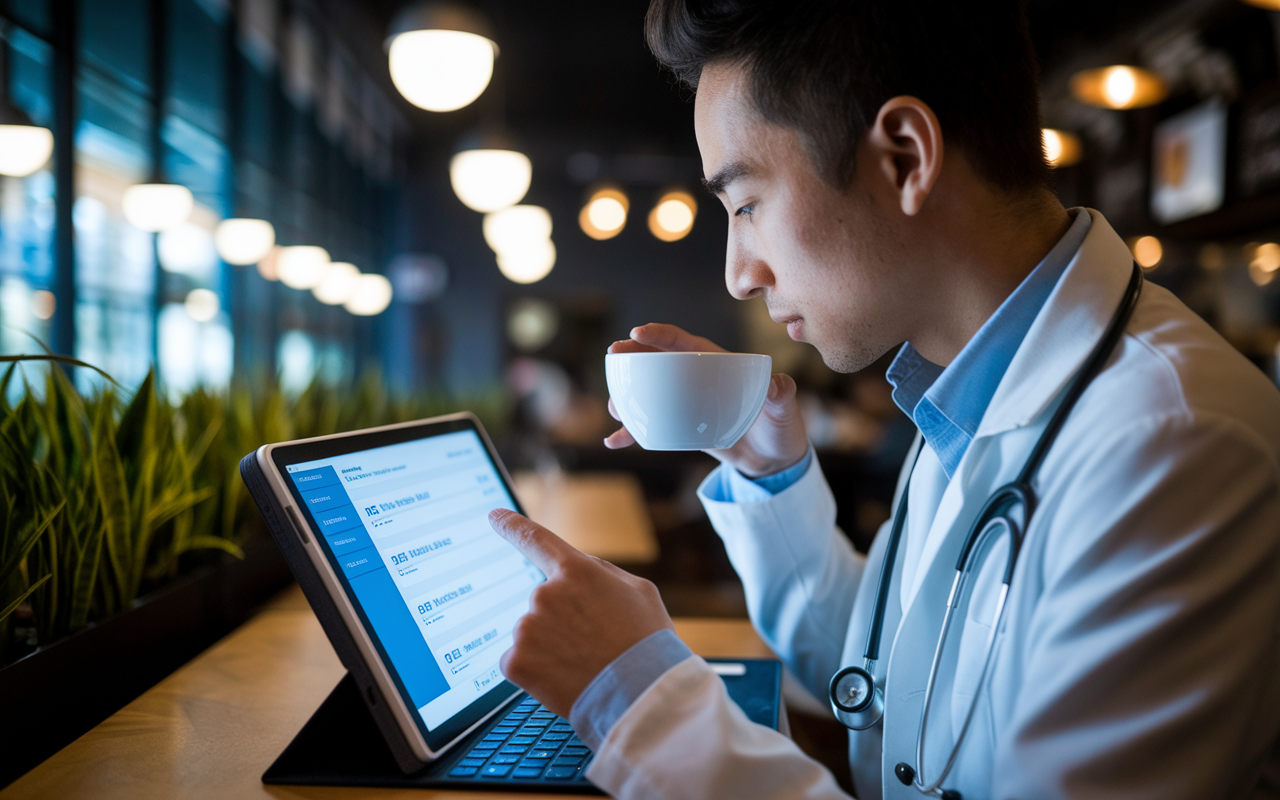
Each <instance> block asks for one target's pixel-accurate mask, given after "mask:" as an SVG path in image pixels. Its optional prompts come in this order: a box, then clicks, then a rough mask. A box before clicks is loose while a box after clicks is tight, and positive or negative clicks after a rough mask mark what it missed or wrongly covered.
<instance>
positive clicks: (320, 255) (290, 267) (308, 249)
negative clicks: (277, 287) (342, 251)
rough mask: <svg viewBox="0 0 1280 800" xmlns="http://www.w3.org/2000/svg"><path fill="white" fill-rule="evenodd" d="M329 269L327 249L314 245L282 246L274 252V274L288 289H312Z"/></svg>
mask: <svg viewBox="0 0 1280 800" xmlns="http://www.w3.org/2000/svg"><path fill="white" fill-rule="evenodd" d="M328 269H329V251H328V250H325V249H324V248H323V247H316V246H315V245H299V246H297V247H282V248H281V249H280V251H279V252H277V253H276V274H277V275H279V276H280V282H281V283H283V284H284V285H285V286H288V287H289V288H290V289H314V288H315V287H317V286H319V285H320V283H321V282H322V281H323V280H324V276H325V272H326V271H328Z"/></svg>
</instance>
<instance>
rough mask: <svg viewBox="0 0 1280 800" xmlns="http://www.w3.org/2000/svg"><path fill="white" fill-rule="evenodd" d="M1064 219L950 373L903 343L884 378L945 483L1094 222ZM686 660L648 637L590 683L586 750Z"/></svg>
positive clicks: (799, 467) (732, 481)
mask: <svg viewBox="0 0 1280 800" xmlns="http://www.w3.org/2000/svg"><path fill="white" fill-rule="evenodd" d="M1071 213H1072V214H1073V215H1074V217H1075V219H1074V220H1073V221H1072V223H1071V226H1070V227H1068V228H1067V232H1066V233H1065V234H1064V235H1063V237H1062V238H1061V239H1059V240H1058V243H1057V244H1056V245H1054V246H1053V249H1052V250H1050V251H1049V253H1048V255H1046V256H1045V257H1044V259H1043V260H1041V262H1040V263H1039V264H1038V265H1036V268H1035V269H1034V270H1032V271H1031V274H1030V275H1028V276H1027V277H1026V278H1025V279H1024V280H1023V281H1022V283H1021V284H1019V285H1018V288H1017V289H1015V290H1014V291H1013V293H1012V294H1010V295H1009V296H1008V297H1007V298H1006V299H1005V301H1004V302H1003V303H1001V304H1000V307H999V308H998V309H996V312H995V313H994V314H992V315H991V318H990V319H988V320H987V321H986V322H985V323H984V324H983V326H982V327H981V328H979V329H978V332H977V333H976V334H974V336H973V338H972V339H970V340H969V342H968V343H967V344H966V345H965V346H964V349H962V350H961V351H960V354H959V355H958V356H956V358H955V360H954V361H952V362H951V364H950V365H949V366H947V367H946V368H945V369H944V368H942V367H940V366H938V365H937V364H934V363H932V362H930V361H927V360H926V359H925V358H924V357H923V356H921V355H920V354H919V353H917V352H916V351H915V348H913V347H912V346H911V345H910V343H907V344H904V345H903V346H902V349H901V350H899V351H898V355H897V357H896V358H894V360H893V363H892V364H890V365H889V370H888V372H887V373H886V375H885V377H886V378H888V380H889V383H890V384H892V385H893V400H894V402H895V403H897V404H898V407H899V408H901V409H902V410H903V411H904V412H905V413H906V414H907V416H909V417H911V419H912V420H914V421H915V423H916V427H918V428H919V429H920V433H921V434H922V435H923V436H924V438H925V441H926V442H928V443H929V447H930V448H931V449H932V450H933V451H934V452H935V453H936V454H937V456H938V459H939V460H940V461H941V462H942V466H943V468H944V469H945V470H946V472H947V476H948V477H951V476H953V475H954V474H955V471H956V468H957V467H958V466H959V465H960V459H962V458H963V457H964V454H965V452H966V451H967V450H968V449H969V444H970V442H972V441H973V437H974V436H975V435H976V434H977V432H978V424H979V423H980V422H982V417H983V415H984V414H986V412H987V407H988V406H989V405H990V404H991V398H992V397H994V396H995V393H996V387H998V386H999V385H1000V380H1001V379H1002V378H1003V377H1004V373H1005V371H1007V370H1008V369H1009V364H1010V363H1011V362H1012V361H1013V356H1014V354H1015V353H1016V352H1017V351H1018V347H1019V346H1020V345H1021V344H1022V340H1023V338H1025V337H1026V335H1027V331H1028V330H1030V329H1031V324H1032V323H1033V322H1034V321H1035V318H1036V316H1037V315H1038V314H1039V313H1040V309H1041V308H1043V307H1044V304H1045V301H1046V300H1048V299H1049V295H1050V294H1051V293H1052V292H1053V287H1054V286H1056V285H1057V284H1058V279H1059V278H1061V277H1062V274H1063V273H1064V272H1066V269H1067V265H1068V264H1070V263H1071V260H1072V259H1073V258H1074V257H1075V254H1076V253H1077V252H1078V251H1079V250H1080V246H1081V245H1082V244H1083V243H1084V239H1085V236H1087V235H1088V233H1089V227H1090V225H1091V224H1092V221H1093V220H1092V218H1091V217H1090V216H1089V212H1088V211H1085V210H1084V209H1072V210H1071ZM813 459H814V455H813V449H812V448H810V449H809V452H808V453H807V454H805V457H804V458H803V459H801V460H800V462H799V463H797V464H795V465H794V466H792V467H790V468H788V469H785V470H783V471H782V472H779V473H777V474H774V475H767V476H765V477H763V478H755V479H751V478H747V477H745V476H743V475H742V473H740V472H738V471H737V470H734V469H729V468H726V467H722V468H720V469H719V470H717V471H716V473H715V477H718V480H713V481H710V482H708V484H707V486H706V491H707V493H708V495H709V497H710V499H712V500H718V501H721V502H731V503H751V502H761V501H764V500H767V499H768V498H769V497H771V496H772V495H775V494H778V493H779V492H782V491H784V490H785V489H787V488H789V487H790V486H791V485H792V484H794V483H795V482H796V481H798V480H800V478H802V477H803V476H804V474H805V472H807V471H808V470H809V467H810V466H811V465H812V463H813ZM690 655H691V652H690V650H689V648H688V647H686V646H685V645H684V644H683V643H682V642H680V640H679V639H678V638H677V637H676V635H675V634H674V633H672V632H671V631H660V632H659V633H655V634H653V635H651V636H649V637H648V638H646V639H644V640H642V641H641V642H640V643H638V644H636V645H635V646H634V647H632V648H631V649H630V650H628V651H627V652H625V653H623V654H622V655H620V656H618V658H617V659H615V660H614V661H613V663H612V664H610V665H609V666H607V667H605V669H604V670H603V671H602V672H601V673H600V674H599V675H598V676H596V678H595V680H593V681H592V682H591V684H590V685H588V686H587V688H586V690H585V691H583V693H582V694H581V696H579V697H578V699H577V701H576V702H575V703H574V704H573V710H572V711H571V712H570V714H569V722H570V723H571V724H572V725H573V727H574V730H575V731H577V733H578V736H579V737H581V738H582V741H583V742H585V743H586V745H587V746H588V747H590V748H592V749H593V750H595V749H598V748H599V745H600V743H601V742H602V741H603V740H604V737H605V736H607V735H608V732H609V730H610V729H611V728H612V727H613V724H614V723H615V722H617V720H618V718H619V717H621V716H622V714H623V713H624V712H625V711H626V710H627V709H628V708H629V707H630V706H631V704H632V703H633V702H635V700H636V698H638V697H639V696H640V695H641V694H642V693H643V692H644V690H645V689H647V688H649V686H650V684H652V683H653V682H654V681H656V680H657V679H658V678H659V677H661V676H662V674H663V673H664V672H666V671H667V670H668V669H670V668H671V667H674V666H675V665H676V664H678V663H680V662H681V661H683V660H684V659H686V658H688V657H689V656H690Z"/></svg>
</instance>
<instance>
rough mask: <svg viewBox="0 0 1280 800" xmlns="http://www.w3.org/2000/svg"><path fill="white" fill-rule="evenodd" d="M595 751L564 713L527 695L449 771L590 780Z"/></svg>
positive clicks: (480, 776)
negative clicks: (588, 770) (586, 774)
mask: <svg viewBox="0 0 1280 800" xmlns="http://www.w3.org/2000/svg"><path fill="white" fill-rule="evenodd" d="M590 760H591V751H590V750H589V749H587V746H586V745H584V744H583V743H582V740H581V739H579V738H578V736H577V734H575V733H574V732H573V728H571V727H569V723H568V722H566V721H565V720H564V719H563V718H561V717H557V716H556V715H555V714H553V713H551V712H550V711H548V710H547V709H546V708H545V707H543V706H542V704H541V703H539V702H538V701H537V700H534V699H533V698H532V697H528V696H526V697H525V699H524V700H522V701H521V702H520V703H517V704H516V705H514V706H512V708H511V710H510V711H508V712H507V713H506V715H505V716H503V717H502V719H501V720H499V722H498V724H497V725H495V726H493V727H492V728H490V729H489V732H488V733H486V734H485V735H484V736H483V737H482V738H481V739H480V741H478V742H476V744H474V745H472V747H471V749H470V750H469V751H467V754H466V755H464V756H463V757H462V758H461V759H460V760H459V761H458V763H457V764H455V765H454V766H453V768H452V769H451V770H449V773H448V776H449V777H450V778H452V779H462V780H467V779H472V780H479V781H486V782H488V781H501V780H512V781H535V782H544V781H545V782H554V783H587V779H586V778H585V777H584V776H583V773H584V772H585V771H586V766H587V762H589V761H590Z"/></svg>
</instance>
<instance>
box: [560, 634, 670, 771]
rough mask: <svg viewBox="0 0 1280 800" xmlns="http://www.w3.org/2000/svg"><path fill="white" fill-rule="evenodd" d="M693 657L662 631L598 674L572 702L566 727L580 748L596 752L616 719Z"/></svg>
mask: <svg viewBox="0 0 1280 800" xmlns="http://www.w3.org/2000/svg"><path fill="white" fill-rule="evenodd" d="M691 655H693V651H692V650H690V649H689V647H688V646H687V645H686V644H685V643H684V642H682V641H680V637H678V636H676V634H675V631H673V630H669V629H663V630H660V631H658V632H657V633H651V634H649V635H648V636H646V637H645V638H643V639H641V640H640V641H639V642H637V643H636V644H634V645H632V646H631V649H629V650H627V652H625V653H623V654H622V655H620V656H618V657H617V658H615V659H614V660H613V663H611V664H610V665H609V666H607V667H605V668H604V669H603V670H601V671H600V674H599V675H597V676H596V677H595V679H594V680H592V681H591V683H589V684H587V688H586V689H585V690H583V692H582V694H581V695H579V696H578V699H577V700H576V701H575V702H574V704H573V708H572V709H570V711H569V724H570V725H572V726H573V730H574V731H575V732H576V733H577V734H578V738H579V739H581V740H582V742H583V744H585V745H586V746H587V747H589V748H591V749H592V751H598V750H599V749H600V744H601V743H602V742H603V741H604V740H605V737H606V736H608V735H609V731H610V729H612V728H613V725H614V723H615V722H617V721H618V718H619V717H621V716H622V715H623V714H624V713H626V711H627V709H628V708H630V707H631V704H632V703H634V702H635V701H636V698H638V697H639V696H640V695H642V694H644V691H645V690H646V689H648V688H649V687H650V686H651V685H652V684H653V682H654V681H656V680H657V679H658V678H660V677H662V674H663V673H664V672H666V671H667V670H669V669H671V668H672V667H674V666H675V665H676V664H679V663H680V662H681V661H684V660H685V659H686V658H688V657H689V656H691Z"/></svg>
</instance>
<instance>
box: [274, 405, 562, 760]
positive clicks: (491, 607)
mask: <svg viewBox="0 0 1280 800" xmlns="http://www.w3.org/2000/svg"><path fill="white" fill-rule="evenodd" d="M285 470H286V472H287V474H288V477H289V478H290V479H291V480H292V481H293V484H294V486H295V487H296V488H297V496H298V497H299V498H300V501H301V505H302V507H303V508H304V509H306V511H307V513H308V514H309V515H310V516H311V521H312V523H313V525H312V530H313V531H316V532H317V533H318V538H319V539H320V541H321V543H322V546H323V547H324V549H325V550H326V553H327V555H329V556H330V557H331V559H330V561H331V563H332V564H333V565H334V568H335V571H336V572H337V574H338V576H339V580H341V581H343V582H344V583H345V584H346V589H347V593H348V596H350V597H351V598H352V601H353V602H354V603H355V604H356V606H357V608H358V609H360V610H361V612H362V614H363V616H364V618H365V620H366V622H367V625H368V626H369V627H370V628H372V632H373V633H374V634H376V636H375V640H376V641H377V642H378V644H379V645H380V647H381V649H382V651H383V653H384V655H385V657H386V659H387V660H388V661H389V662H390V663H389V666H391V667H392V669H393V673H394V674H397V675H398V678H399V682H400V684H401V686H402V689H403V691H404V693H405V694H407V696H408V699H409V700H410V701H411V702H412V706H413V707H414V708H416V709H417V711H418V714H419V715H420V716H421V718H422V722H423V723H424V725H425V726H426V729H427V730H428V731H433V730H437V729H439V728H440V727H441V726H443V725H444V724H445V723H446V722H447V721H449V720H450V719H451V718H453V717H455V715H457V714H458V713H459V712H461V711H462V710H463V709H466V708H467V707H468V706H470V705H471V704H472V703H475V702H476V701H477V700H479V699H481V698H482V697H483V696H484V695H485V694H487V693H488V692H491V691H492V690H494V689H495V688H497V687H499V686H501V685H504V680H503V677H502V674H501V672H500V671H499V669H498V659H499V658H500V657H501V656H502V653H503V652H504V651H505V650H506V649H507V648H509V647H510V646H511V632H512V629H513V628H514V626H515V623H516V620H518V619H519V618H520V616H521V615H523V614H524V613H525V611H527V610H528V606H529V593H530V592H532V591H533V588H534V587H535V586H536V585H537V584H539V583H541V582H542V581H543V580H544V576H543V574H542V573H541V572H540V571H539V570H538V569H537V568H536V567H534V566H533V565H532V564H530V563H529V561H528V560H526V559H525V558H524V556H522V555H521V554H520V552H519V551H518V550H516V549H515V548H514V547H512V546H511V545H510V544H508V543H507V542H506V541H505V540H504V539H502V537H500V536H498V534H496V533H494V531H493V529H492V528H491V527H490V526H489V522H488V519H487V515H488V513H489V511H490V510H491V509H494V508H511V509H516V508H518V507H517V506H516V504H515V501H514V499H513V498H512V497H511V495H510V494H509V492H508V490H507V487H506V484H505V482H504V481H503V480H502V477H501V476H500V475H499V473H498V470H497V468H496V467H495V465H494V463H493V461H492V459H491V458H490V457H489V453H488V450H487V449H486V448H485V446H484V443H483V442H482V441H481V440H480V437H479V436H478V435H477V433H476V432H475V431H474V430H472V429H469V428H468V429H464V430H458V431H454V432H450V433H442V434H440V435H436V436H428V437H427V438H419V439H413V440H410V441H405V442H400V443H398V444H392V445H388V446H385V447H376V448H372V449H368V450H361V451H358V452H353V453H346V454H343V455H337V456H332V457H328V458H321V459H317V460H312V461H306V462H302V463H296V464H289V465H287V466H286V467H285ZM505 685H506V686H507V687H508V689H510V684H505ZM448 727H450V728H453V727H455V726H448ZM431 738H435V737H431ZM437 746H438V745H437Z"/></svg>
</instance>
